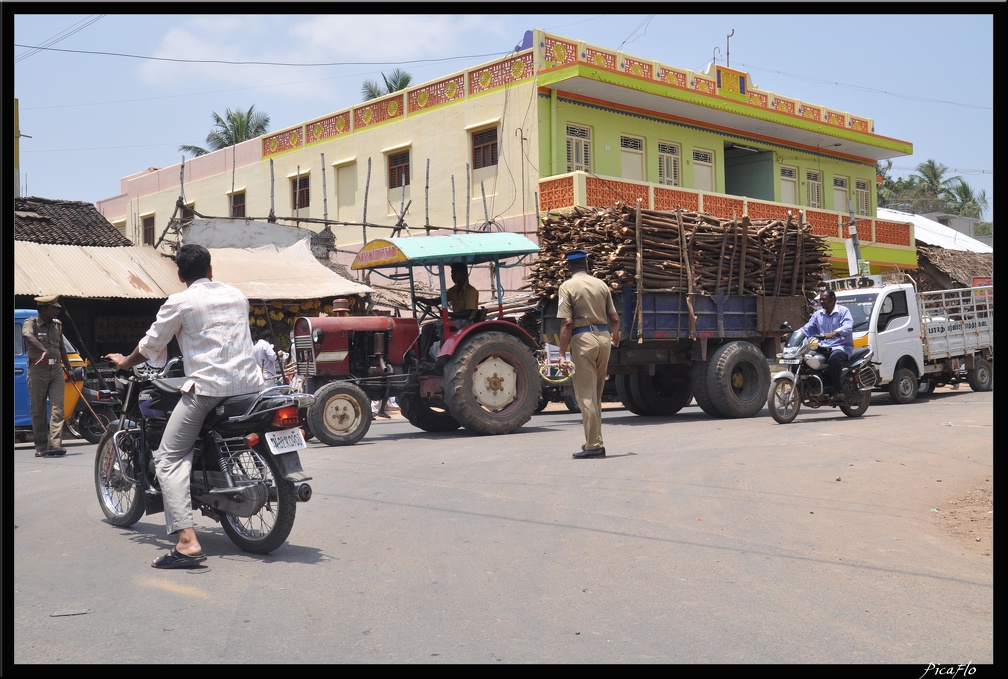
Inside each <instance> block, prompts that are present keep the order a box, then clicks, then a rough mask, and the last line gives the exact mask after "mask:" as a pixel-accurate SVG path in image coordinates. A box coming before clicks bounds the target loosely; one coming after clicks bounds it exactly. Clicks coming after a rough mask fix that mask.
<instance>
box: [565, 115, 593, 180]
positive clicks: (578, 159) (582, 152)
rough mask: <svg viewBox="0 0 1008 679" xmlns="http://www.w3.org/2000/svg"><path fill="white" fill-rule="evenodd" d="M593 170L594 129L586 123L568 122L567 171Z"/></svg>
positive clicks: (589, 171)
mask: <svg viewBox="0 0 1008 679" xmlns="http://www.w3.org/2000/svg"><path fill="white" fill-rule="evenodd" d="M579 170H580V171H581V172H588V173H591V171H592V130H591V128H590V127H587V126H585V125H578V124H576V123H567V171H568V172H577V171H579Z"/></svg>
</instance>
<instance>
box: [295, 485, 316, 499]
mask: <svg viewBox="0 0 1008 679" xmlns="http://www.w3.org/2000/svg"><path fill="white" fill-rule="evenodd" d="M294 495H295V496H296V497H297V499H298V502H308V500H310V499H311V496H312V489H311V486H309V485H308V484H307V483H295V484H294Z"/></svg>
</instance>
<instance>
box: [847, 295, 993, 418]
mask: <svg viewBox="0 0 1008 679" xmlns="http://www.w3.org/2000/svg"><path fill="white" fill-rule="evenodd" d="M829 285H830V287H831V288H832V289H833V290H834V292H835V293H836V297H837V304H842V305H844V306H846V307H847V308H848V309H849V310H850V312H851V316H852V317H853V319H854V330H855V332H854V344H855V347H857V346H863V345H864V344H869V345H870V346H871V347H872V349H873V350H874V353H875V357H874V365H875V368H876V370H877V372H878V380H877V382H876V389H877V390H882V391H888V392H889V395H890V397H891V398H892V400H893V401H895V402H896V403H910V402H911V401H913V400H914V399H916V398H917V395H918V394H919V393H925V394H928V393H931V392H933V391H934V389H935V388H936V387H939V386H944V385H947V384H952V385H955V384H959V383H960V382H963V381H965V382H967V383H968V384H969V385H970V388H971V389H973V391H991V390H992V389H993V388H994V286H993V284H991V285H983V286H975V287H964V288H954V289H948V290H935V291H927V292H918V291H917V289H916V286H915V284H914V282H913V281H912V279H909V277H904V279H903V282H899V279H896V281H895V282H890V283H886V282H885V281H884V280H883V278H882V277H881V276H863V277H855V278H849V279H838V280H835V281H830V283H829Z"/></svg>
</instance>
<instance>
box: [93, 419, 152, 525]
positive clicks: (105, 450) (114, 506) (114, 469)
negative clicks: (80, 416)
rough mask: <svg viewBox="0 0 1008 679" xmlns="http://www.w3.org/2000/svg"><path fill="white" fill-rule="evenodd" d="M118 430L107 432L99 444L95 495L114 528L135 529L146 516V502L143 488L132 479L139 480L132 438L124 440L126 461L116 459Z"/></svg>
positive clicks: (128, 437)
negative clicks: (116, 435)
mask: <svg viewBox="0 0 1008 679" xmlns="http://www.w3.org/2000/svg"><path fill="white" fill-rule="evenodd" d="M114 433H115V430H114V429H111V428H110V429H109V430H108V431H106V432H105V433H104V434H103V435H102V437H101V439H100V440H99V441H98V450H97V452H96V453H95V467H94V479H95V491H96V492H97V493H98V504H99V505H100V506H101V509H102V512H103V513H104V514H105V518H107V519H108V520H109V523H111V524H112V525H113V526H119V527H121V528H123V527H127V526H132V525H133V524H134V523H136V522H137V521H139V520H140V517H142V516H143V515H144V509H145V508H144V501H143V495H142V491H141V490H140V485H139V484H138V483H135V482H133V481H131V480H130V479H136V478H139V476H138V471H137V469H136V460H137V455H136V450H135V449H134V448H133V446H134V444H135V439H134V438H133V437H132V436H125V437H121V440H122V446H123V450H121V451H120V452H121V453H122V456H123V459H122V460H118V459H116V452H115V445H114V444H113V442H112V435H113V434H114Z"/></svg>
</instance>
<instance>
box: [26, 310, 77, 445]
mask: <svg viewBox="0 0 1008 679" xmlns="http://www.w3.org/2000/svg"><path fill="white" fill-rule="evenodd" d="M37 315H38V312H37V311H35V310H34V309H15V310H14V438H15V439H16V440H17V441H27V440H29V439H30V438H31V435H32V421H31V408H30V407H29V404H28V351H27V349H26V347H25V341H24V336H23V335H22V334H21V328H22V326H23V325H24V322H25V321H26V320H28V319H29V318H32V317H33V316H37ZM63 344H64V346H65V347H66V350H67V355H69V356H70V365H71V366H72V367H73V368H74V375H75V376H77V375H78V374H80V375H81V377H82V373H83V371H82V370H77V368H83V367H84V360H83V359H82V358H81V356H80V353H78V351H77V348H76V347H74V345H73V344H71V342H70V340H68V339H67V337H66V335H63ZM83 384H84V380H83V378H82V379H80V380H79V381H77V380H75V381H74V382H70V381H68V382H67V383H66V393H65V396H64V400H63V412H64V413H66V416H67V417H69V416H70V413H72V412H73V411H74V408H76V407H77V399H79V398H80V391H78V390H79V389H80V388H81V387H82V386H83ZM75 386H76V388H75Z"/></svg>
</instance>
